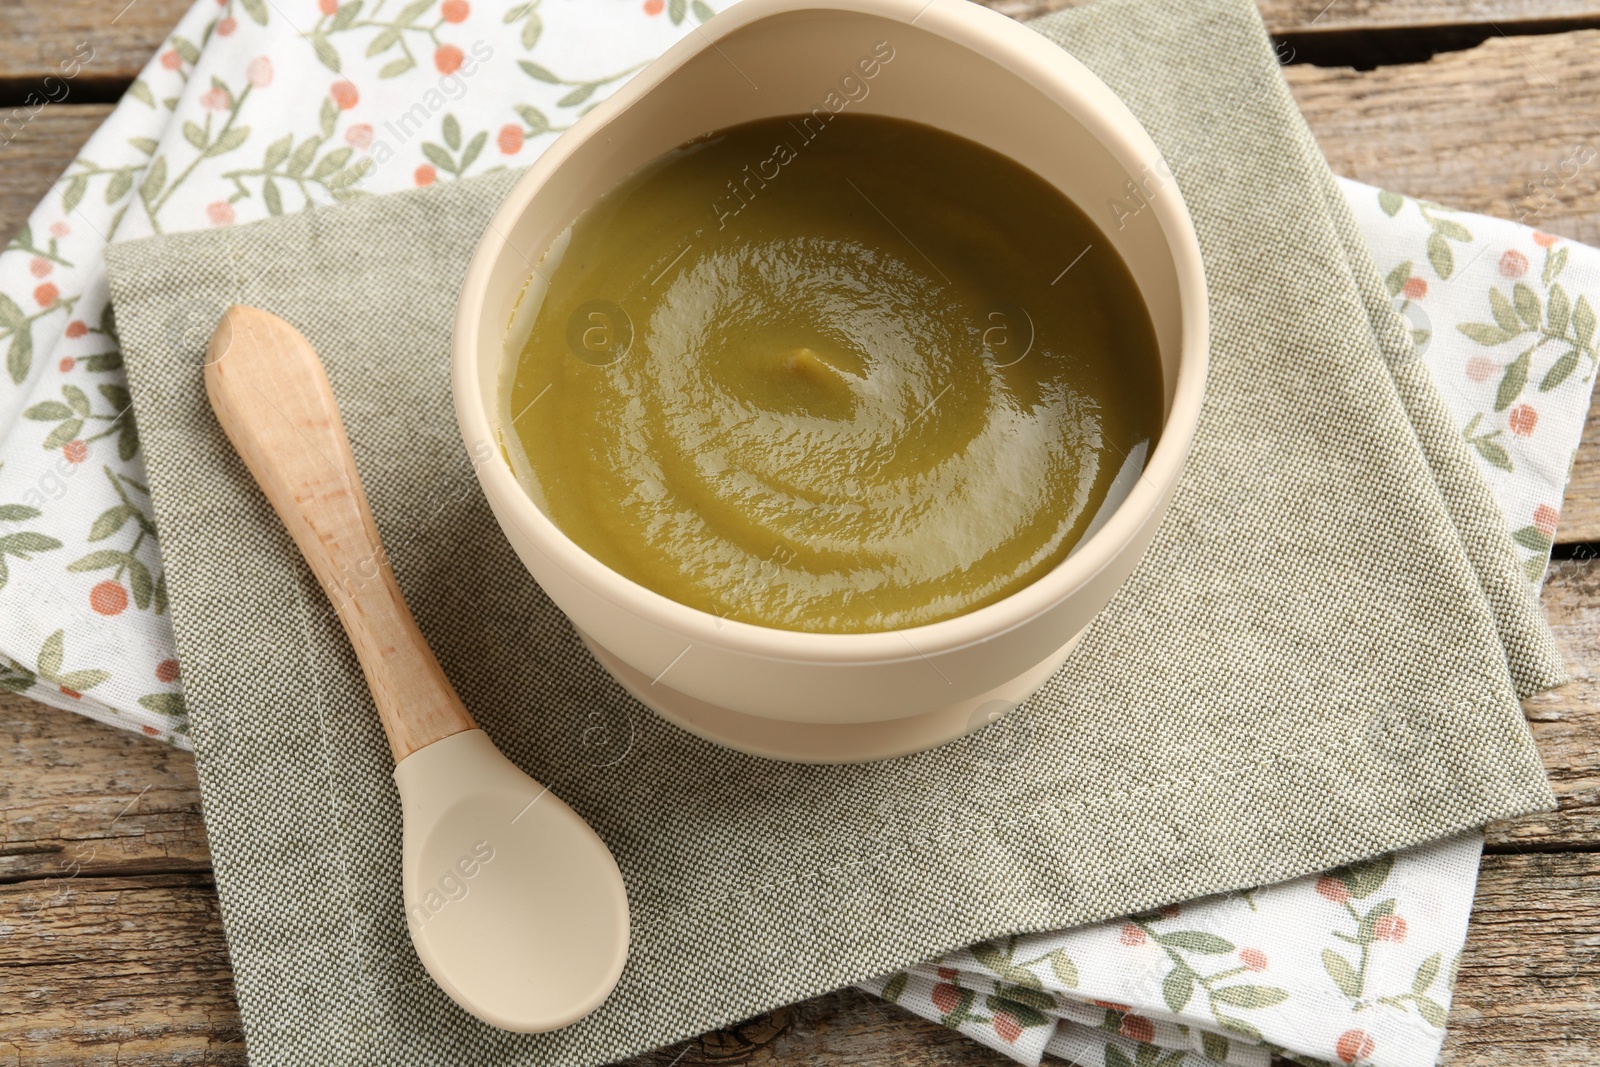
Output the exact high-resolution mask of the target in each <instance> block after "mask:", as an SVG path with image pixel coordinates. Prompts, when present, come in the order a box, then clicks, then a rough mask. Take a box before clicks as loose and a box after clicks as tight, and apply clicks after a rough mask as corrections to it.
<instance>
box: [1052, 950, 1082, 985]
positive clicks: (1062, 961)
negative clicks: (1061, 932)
mask: <svg viewBox="0 0 1600 1067" xmlns="http://www.w3.org/2000/svg"><path fill="white" fill-rule="evenodd" d="M1045 959H1047V960H1049V961H1050V972H1051V973H1052V974H1054V975H1055V976H1056V981H1058V982H1060V983H1061V984H1062V985H1063V986H1064V987H1066V988H1067V989H1076V988H1077V986H1078V967H1077V965H1076V964H1074V963H1073V962H1072V957H1071V956H1068V955H1067V950H1066V949H1064V948H1058V949H1056V950H1055V951H1054V952H1052V953H1050V955H1048V956H1046V957H1045Z"/></svg>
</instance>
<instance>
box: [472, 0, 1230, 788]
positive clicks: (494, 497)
mask: <svg viewBox="0 0 1600 1067" xmlns="http://www.w3.org/2000/svg"><path fill="white" fill-rule="evenodd" d="M885 49H888V50H892V59H890V60H889V61H888V62H886V63H881V64H880V65H879V66H878V67H877V69H876V72H875V73H874V74H873V76H872V77H870V78H868V77H866V76H865V71H866V70H867V69H870V65H869V66H867V67H863V66H860V64H862V62H863V61H864V60H866V59H868V58H870V57H874V56H877V57H881V56H882V55H883V54H884V51H885ZM875 50H876V51H875ZM814 109H820V110H818V112H817V113H818V119H817V121H818V122H819V123H820V122H821V116H822V115H825V114H827V113H828V112H830V111H844V110H851V111H854V112H857V113H865V114H878V115H891V116H897V117H901V118H906V119H912V120H916V121H919V122H923V123H927V124H929V125H933V126H937V127H940V128H942V129H945V130H948V131H950V132H952V133H955V134H959V135H960V136H963V137H966V138H969V139H971V140H973V141H977V142H979V143H980V144H983V145H986V146H988V147H989V148H991V149H994V150H995V151H998V152H1001V153H1003V154H1005V155H1007V156H1009V157H1010V158H1011V159H1014V160H1016V161H1017V162H1018V163H1021V164H1022V165H1023V166H1026V167H1028V168H1029V169H1030V170H1032V171H1034V172H1035V173H1036V174H1038V175H1040V176H1041V177H1043V178H1044V179H1045V180H1047V181H1049V182H1051V183H1053V184H1054V185H1055V186H1056V187H1057V188H1058V189H1060V190H1061V191H1062V192H1063V193H1065V194H1066V195H1067V196H1068V197H1069V198H1071V199H1072V200H1073V201H1075V202H1076V203H1077V204H1079V205H1080V206H1082V207H1083V208H1084V210H1085V211H1087V212H1088V213H1089V215H1090V217H1091V218H1092V219H1094V220H1095V222H1096V224H1097V225H1099V226H1100V228H1101V230H1102V232H1103V233H1104V234H1105V236H1106V238H1107V239H1108V240H1109V242H1110V244H1111V245H1112V246H1114V247H1115V249H1116V251H1117V252H1118V253H1119V254H1120V255H1121V256H1122V258H1123V260H1124V261H1125V262H1126V263H1127V265H1128V267H1129V269H1130V270H1131V271H1132V273H1133V275H1134V278H1135V279H1136V281H1137V282H1138V285H1139V287H1140V290H1141V292H1142V294H1143V296H1144V299H1145V302H1146V304H1147V306H1148V307H1149V309H1150V314H1151V317H1152V319H1153V321H1154V325H1155V330H1156V335H1157V339H1158V342H1159V345H1160V352H1161V361H1162V367H1163V373H1164V391H1165V421H1164V424H1163V428H1162V432H1161V436H1160V439H1159V441H1158V442H1157V444H1156V446H1155V447H1154V448H1153V449H1152V450H1151V451H1150V454H1149V456H1148V457H1147V462H1146V465H1145V467H1144V470H1143V472H1142V473H1139V474H1138V476H1137V478H1136V479H1135V478H1133V477H1131V474H1132V472H1129V474H1130V477H1128V478H1127V479H1124V480H1123V483H1122V484H1121V485H1119V486H1118V487H1117V488H1116V490H1115V491H1114V492H1122V491H1125V493H1126V495H1125V496H1123V497H1122V499H1121V503H1120V504H1117V505H1115V506H1113V505H1112V504H1110V503H1109V502H1108V504H1107V507H1106V508H1105V509H1104V510H1103V512H1102V515H1101V517H1100V519H1098V520H1097V525H1098V528H1097V529H1095V530H1094V531H1093V532H1092V534H1091V535H1090V536H1088V537H1087V538H1085V539H1084V540H1083V541H1081V542H1080V543H1079V545H1078V547H1077V548H1076V550H1075V551H1074V552H1073V553H1072V554H1071V555H1070V556H1068V557H1067V558H1066V559H1065V560H1063V561H1062V563H1061V564H1060V565H1059V566H1057V567H1056V568H1055V569H1054V570H1052V571H1050V572H1049V573H1048V574H1046V575H1045V576H1043V577H1042V578H1040V579H1039V580H1037V581H1036V582H1034V583H1032V584H1031V585H1029V586H1027V587H1026V588H1023V589H1021V590H1019V591H1018V592H1016V593H1014V594H1012V595H1011V596H1009V597H1006V598H1005V599H1004V600H1001V601H999V602H997V603H994V604H992V605H989V606H987V607H984V608H980V609H978V610H976V611H972V612H970V613H968V614H965V615H961V616H959V617H956V618H953V619H948V620H945V621H943V622H937V623H933V624H931V625H927V626H918V627H914V628H911V629H905V630H894V631H887V632H882V633H865V634H820V633H800V632H795V631H789V630H779V629H773V628H769V627H763V626H756V625H751V624H748V623H742V622H734V621H730V620H726V619H721V618H718V617H717V616H714V615H711V614H708V613H706V612H702V611H699V610H696V609H694V608H690V607H687V606H685V605H683V604H680V603H677V602H676V601H673V600H669V599H668V598H666V597H663V596H661V595H660V594H658V593H654V592H652V591H650V590H649V589H646V588H644V587H643V586H640V585H638V584H636V583H634V582H632V581H630V580H629V579H627V578H624V577H622V576H621V575H620V574H617V573H616V572H615V571H613V570H611V569H610V568H608V567H606V566H605V565H603V564H602V563H600V562H599V561H598V560H596V559H595V558H594V557H592V556H590V555H589V554H588V553H587V552H585V551H584V550H583V549H582V548H580V547H578V545H576V544H575V543H573V541H572V540H571V539H570V538H568V537H567V536H566V535H565V534H564V533H562V532H561V530H560V529H559V528H558V527H557V526H556V525H555V523H554V522H552V521H551V520H550V518H549V517H548V516H547V515H546V514H545V513H544V512H543V511H542V510H541V509H540V505H539V504H538V503H537V500H536V498H537V496H538V494H537V492H534V493H532V494H530V493H529V492H527V491H525V490H524V489H523V487H522V485H521V484H519V483H518V481H517V479H516V477H515V476H514V474H513V473H512V468H511V466H510V465H509V464H508V462H507V460H506V458H505V454H504V452H503V450H502V448H501V446H500V430H499V425H500V423H501V422H502V418H501V416H500V405H501V400H500V386H501V383H502V377H503V371H504V367H505V364H506V358H505V356H506V350H507V347H508V345H509V346H511V347H512V350H513V351H515V350H517V349H519V348H520V343H521V341H522V340H523V338H524V337H525V335H526V324H527V323H528V322H530V321H531V319H532V316H533V314H534V312H535V311H536V310H537V304H538V300H539V299H540V297H541V296H542V292H543V284H542V282H540V281H539V278H538V275H537V273H536V271H535V267H536V265H537V264H538V263H539V261H540V260H541V259H542V258H543V256H544V255H545V253H546V252H547V251H548V250H549V249H550V248H551V245H552V243H553V242H555V241H556V240H557V238H558V237H560V235H561V234H562V233H563V232H564V231H565V230H566V229H567V227H568V226H570V225H571V223H572V222H573V220H574V219H575V218H576V217H577V216H578V215H579V213H581V212H582V211H583V210H584V208H586V207H587V206H588V205H589V204H590V203H592V202H593V201H594V200H595V199H596V198H597V197H599V196H600V195H601V194H602V193H604V192H605V191H606V190H608V189H610V188H612V187H613V186H615V185H616V184H618V183H619V182H620V181H621V180H622V179H624V178H625V177H627V176H628V175H629V174H630V173H631V172H632V171H634V170H635V169H636V168H637V167H639V166H641V165H643V164H645V163H647V162H649V161H651V160H653V159H655V158H656V157H657V156H660V155H661V154H662V153H664V152H666V151H668V150H670V149H673V148H676V147H678V146H679V145H681V144H683V143H684V142H686V141H689V140H690V139H692V138H694V137H697V136H700V135H702V134H704V133H706V132H707V131H712V130H717V129H722V128H725V127H728V126H733V125H736V124H738V123H741V122H748V121H751V120H753V119H758V118H767V117H772V116H778V115H794V114H810V113H812V112H813V110H814ZM821 135H822V136H826V133H825V132H824V133H823V134H821ZM1061 251H1062V261H1061V266H1062V267H1063V268H1065V267H1067V265H1068V262H1069V260H1071V259H1072V258H1073V257H1074V256H1075V255H1077V254H1078V252H1079V251H1080V250H1079V249H1062V250H1061ZM1085 266H1087V265H1085ZM1079 269H1085V267H1080V268H1079ZM530 283H532V284H530ZM519 302H520V305H521V306H520V307H519ZM1206 357H1207V320H1206V293H1205V278H1204V274H1203V272H1202V269H1201V263H1200V250H1199V246H1198V244H1197V242H1196V240H1195V234H1194V227H1193V224H1192V222H1191V221H1190V218H1189V214H1188V211H1187V210H1186V208H1185V207H1184V204H1183V200H1182V198H1181V197H1180V196H1179V194H1178V191H1177V188H1176V187H1175V185H1174V184H1173V182H1172V180H1171V177H1170V173H1169V172H1168V171H1167V170H1166V169H1165V166H1164V164H1163V163H1162V162H1161V158H1160V153H1159V152H1158V151H1157V149H1156V147H1155V145H1154V143H1152V142H1151V140H1150V138H1149V136H1148V135H1147V134H1146V133H1145V132H1144V129H1143V128H1142V127H1141V126H1140V125H1139V123H1138V121H1137V120H1136V119H1135V118H1134V117H1133V115H1132V114H1131V113H1130V112H1129V111H1128V109H1127V108H1126V107H1125V106H1124V105H1123V104H1122V102H1121V101H1120V100H1118V99H1117V98H1116V96H1114V95H1113V94H1112V93H1111V91H1110V90H1109V89H1107V88H1106V86H1105V85H1104V84H1103V83H1102V82H1101V81H1100V80H1099V79H1098V78H1096V77H1095V76H1094V75H1093V74H1091V73H1089V71H1088V70H1087V69H1086V68H1084V67H1083V66H1082V65H1081V64H1080V63H1078V62H1077V61H1076V60H1074V59H1073V58H1072V57H1071V56H1069V55H1068V54H1067V53H1066V52H1064V51H1062V50H1061V49H1060V48H1058V47H1056V46H1055V45H1054V44H1051V43H1050V42H1048V41H1046V40H1045V39H1044V38H1042V37H1040V36H1038V35H1037V34H1035V33H1033V32H1032V31H1030V30H1028V29H1026V28H1024V27H1023V26H1021V25H1019V24H1018V23H1016V22H1013V21H1012V20H1010V19H1008V18H1006V17H1005V16H1002V15H999V14H996V13H995V12H992V11H989V10H987V9H985V8H982V7H979V6H978V5H976V4H973V3H969V2H968V0H931V2H928V0H741V2H740V3H737V4H734V5H733V6H731V7H729V8H728V9H727V10H726V11H724V12H722V13H721V14H719V15H717V16H716V17H715V18H713V19H711V20H710V21H709V22H707V23H705V24H704V25H703V26H700V27H698V29H697V30H696V31H695V32H693V33H690V34H688V35H687V36H686V37H685V38H684V39H683V40H681V41H679V42H678V43H677V44H676V45H674V46H673V47H672V48H671V49H669V50H668V51H667V52H666V53H665V54H664V55H663V56H661V58H659V59H658V60H656V61H655V62H654V63H652V64H650V65H649V66H648V67H646V68H645V69H644V70H643V71H641V72H640V73H639V74H638V75H637V76H636V77H634V78H633V79H632V80H631V81H629V82H628V83H627V84H626V85H624V86H622V87H621V88H620V89H618V90H617V92H616V93H615V94H613V95H612V96H611V97H610V98H609V99H607V100H606V101H605V102H604V103H602V104H600V105H599V106H598V107H596V108H595V109H594V110H593V111H591V112H589V114H587V115H586V116H584V117H583V118H582V119H580V120H579V121H578V122H577V123H576V124H575V125H574V126H573V127H572V128H571V129H570V130H568V131H567V132H566V133H564V134H563V135H562V136H561V137H560V138H559V139H558V140H557V141H556V142H555V143H554V144H552V145H551V146H550V147H549V148H548V149H547V150H546V151H545V152H544V154H543V155H541V156H540V157H539V159H538V160H537V161H536V162H535V163H534V164H533V166H532V167H530V168H529V170H528V172H527V173H526V174H525V175H524V176H523V177H522V179H521V180H520V181H519V182H518V183H517V185H516V187H515V188H514V189H513V190H512V191H511V194H510V195H509V196H508V197H507V198H506V201H505V203H504V204H503V205H502V206H501V207H500V209H499V211H498V212H497V213H496V214H495V216H494V218H493V220H492V221H491V222H490V224H489V227H488V230H487V231H486V232H485V234H484V237H483V240H482V242H481V243H480V244H479V246H478V249H477V252H476V254H475V255H474V257H473V259H472V263H471V266H470V268H469V270H468V272H467V277H466V281H465V283H464V284H463V286H462V289H461V296H460V302H459V305H458V308H457V313H456V323H455V339H454V353H453V361H454V367H453V374H454V387H455V403H456V411H457V417H458V419H459V421H460V424H461V432H462V436H463V438H464V439H465V441H466V443H467V447H468V449H469V450H470V451H471V453H472V455H473V457H474V462H475V466H476V469H477V473H478V477H479V480H480V481H481V482H482V485H483V491H484V494H485V495H486V496H487V498H488V501H489V505H490V507H491V508H492V509H493V510H494V514H495V517H496V518H497V519H498V520H499V522H500V525H501V527H502V528H503V529H504V530H505V534H506V537H507V538H508V539H509V540H510V542H511V545H512V547H513V548H514V549H515V550H516V552H517V554H518V555H519V556H520V557H521V558H522V561H523V563H524V564H526V566H527V568H528V570H529V571H530V572H532V574H533V576H534V578H536V579H537V580H538V582H539V584H540V586H542V587H543V589H544V590H545V592H546V593H547V594H548V595H549V596H550V598H551V600H553V601H554V602H555V603H556V604H557V605H558V606H559V607H560V608H561V610H562V611H563V612H565V613H566V615H567V616H568V617H569V618H570V619H571V620H572V622H573V624H574V625H575V626H576V627H577V628H578V631H579V633H580V634H581V635H582V636H583V638H584V640H585V641H586V642H587V644H588V646H589V648H590V649H591V650H592V651H593V652H594V654H595V655H596V657H597V658H599V660H600V662H601V663H603V664H604V665H605V667H606V668H607V669H608V670H609V671H610V672H611V673H612V675H613V676H615V677H616V678H617V680H618V681H619V682H621V683H622V684H623V685H624V686H625V687H626V688H628V689H629V690H630V691H631V692H632V693H633V694H634V695H635V696H637V697H638V698H639V699H640V700H641V701H643V702H644V703H645V704H647V705H649V706H650V707H652V708H654V709H655V710H656V711H658V712H660V713H661V714H663V715H665V716H666V717H668V718H669V719H671V720H672V721H674V722H677V723H679V724H680V725H682V726H684V727H686V728H688V729H690V730H693V731H694V732H696V733H698V734H700V735H702V736H704V737H707V738H710V739H711V740H714V741H717V742H719V743H722V744H726V745H729V746H731V747H734V748H739V749H742V750H745V751H748V752H753V753H756V754H758V755H765V756H772V757H776V758H784V759H797V760H808V761H819V762H851V761H857V760H866V759H878V758H885V757H889V756H895V755H900V754H904V753H907V752H913V751H917V750H920V749H923V748H927V747H930V746H932V745H935V744H938V743H940V742H943V741H946V740H950V739H952V738H954V737H959V736H961V735H962V734H964V733H967V732H969V731H971V730H972V729H975V728H977V727H979V726H982V725H984V724H985V723H987V722H988V721H989V720H990V719H992V718H994V717H995V714H996V713H997V712H1000V711H1003V710H1005V709H1007V708H1010V707H1013V706H1015V704H1016V703H1018V702H1020V701H1021V700H1023V699H1025V698H1026V697H1027V696H1028V695H1029V694H1031V693H1032V692H1033V691H1034V690H1035V689H1037V688H1038V687H1039V686H1040V685H1042V684H1043V683H1044V681H1045V680H1047V679H1048V678H1049V676H1050V675H1051V674H1052V673H1053V672H1054V671H1055V669H1056V668H1057V667H1058V666H1059V665H1060V663H1061V662H1062V660H1063V659H1064V658H1065V657H1066V655H1067V653H1068V652H1069V651H1070V650H1071V647H1072V645H1073V643H1074V642H1075V640H1076V638H1077V636H1078V635H1079V634H1080V633H1081V632H1082V630H1083V629H1084V627H1085V626H1087V625H1088V623H1089V621H1090V619H1092V618H1093V617H1094V615H1095V613H1096V612H1098V611H1099V610H1100V609H1101V608H1103V607H1104V606H1105V605H1106V603H1107V602H1108V601H1109V600H1110V599H1111V597H1112V595H1113V594H1114V593H1115V592H1116V590H1117V588H1118V587H1119V586H1120V585H1121V584H1122V582H1123V581H1124V579H1126V578H1127V577H1128V575H1129V574H1130V573H1131V572H1132V571H1133V569H1134V567H1135V565H1136V564H1137V563H1138V561H1139V558H1140V556H1141V555H1142V554H1143V552H1144V550H1145V548H1146V546H1148V544H1149V543H1150V539H1151V537H1152V536H1153V535H1154V533H1155V529H1156V526H1157V524H1158V523H1159V522H1160V519H1161V517H1162V515H1163V513H1164V512H1165V510H1166V507H1167V504H1168V501H1169V500H1170V498H1171V495H1172V492H1173V489H1174V486H1175V485H1176V483H1177V480H1178V474H1179V471H1180V468H1181V466H1182V464H1183V460H1184V457H1185V454H1186V453H1187V452H1188V450H1189V446H1190V442H1191V441H1192V439H1193V437H1194V431H1195V425H1196V422H1197V421H1198V418H1199V414H1200V401H1201V394H1202V390H1203V387H1204V381H1205V373H1206ZM526 417H528V418H535V417H554V418H559V417H560V413H559V412H558V411H555V410H553V409H552V410H548V411H542V412H541V411H540V410H538V409H534V410H533V411H531V412H529V413H528V415H527V416H526Z"/></svg>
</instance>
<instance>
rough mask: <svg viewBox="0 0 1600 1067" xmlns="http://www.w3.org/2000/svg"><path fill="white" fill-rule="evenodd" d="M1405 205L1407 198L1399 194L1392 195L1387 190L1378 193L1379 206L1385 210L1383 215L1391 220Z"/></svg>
mask: <svg viewBox="0 0 1600 1067" xmlns="http://www.w3.org/2000/svg"><path fill="white" fill-rule="evenodd" d="M1405 203H1406V199H1405V197H1403V196H1401V195H1400V194H1399V193H1391V192H1389V190H1387V189H1383V190H1380V191H1379V193H1378V206H1379V207H1381V208H1382V209H1383V213H1384V214H1385V215H1388V216H1389V217H1390V218H1394V216H1395V215H1397V214H1399V212H1400V209H1401V208H1402V207H1404V206H1405Z"/></svg>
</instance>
